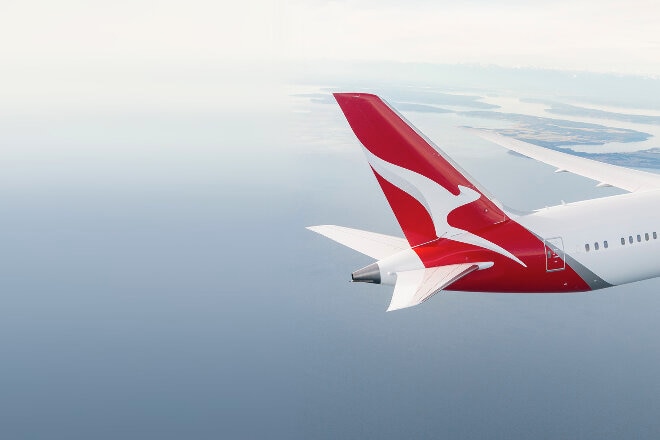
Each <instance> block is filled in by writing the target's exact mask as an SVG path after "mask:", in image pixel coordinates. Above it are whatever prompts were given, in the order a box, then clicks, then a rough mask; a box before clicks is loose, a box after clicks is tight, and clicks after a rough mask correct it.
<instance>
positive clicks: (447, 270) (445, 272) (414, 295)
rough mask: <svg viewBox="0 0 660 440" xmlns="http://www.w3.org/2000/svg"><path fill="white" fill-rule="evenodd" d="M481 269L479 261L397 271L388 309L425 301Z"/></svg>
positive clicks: (401, 307) (403, 307)
mask: <svg viewBox="0 0 660 440" xmlns="http://www.w3.org/2000/svg"><path fill="white" fill-rule="evenodd" d="M477 269H479V263H464V264H451V265H448V266H437V267H431V268H427V269H419V270H408V271H403V272H397V274H396V285H395V286H394V294H393V295H392V301H391V302H390V306H389V308H388V309H387V311H388V312H391V311H392V310H399V309H405V308H406V307H412V306H416V305H417V304H420V303H423V302H424V301H426V300H427V299H429V298H430V297H432V296H433V295H435V294H436V293H438V292H439V291H440V290H442V289H444V288H445V287H448V286H449V285H450V284H452V283H453V282H455V281H458V280H459V279H461V278H463V277H464V276H466V275H467V274H469V273H472V272H474V271H475V270H477Z"/></svg>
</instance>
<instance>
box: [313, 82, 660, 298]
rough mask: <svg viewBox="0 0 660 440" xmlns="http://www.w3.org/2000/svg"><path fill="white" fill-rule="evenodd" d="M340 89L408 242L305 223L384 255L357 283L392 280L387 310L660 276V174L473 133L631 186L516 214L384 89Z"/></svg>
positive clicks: (604, 181)
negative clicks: (450, 294)
mask: <svg viewBox="0 0 660 440" xmlns="http://www.w3.org/2000/svg"><path fill="white" fill-rule="evenodd" d="M334 96H335V99H336V100H337V103H338V104H339V106H340V107H341V109H342V111H343V112H344V115H345V116H346V119H347V120H348V123H349V125H350V126H351V128H352V129H353V132H354V133H355V135H356V136H357V138H358V139H359V141H360V142H361V143H362V145H363V147H364V151H365V154H366V156H367V160H368V162H369V165H370V166H371V169H372V171H373V173H374V175H375V176H376V180H377V181H378V183H379V184H380V187H381V189H382V190H383V193H384V194H385V197H386V198H387V201H388V203H389V204H390V207H391V208H392V211H393V212H394V215H395V217H396V219H397V221H398V223H399V225H400V226H401V230H402V231H403V235H404V236H405V238H399V237H392V236H388V235H383V234H377V233H374V232H367V231H361V230H357V229H350V228H345V227H340V226H334V225H323V226H311V227H309V228H308V229H310V230H312V231H314V232H317V233H319V234H321V235H324V236H326V237H328V238H330V239H332V240H335V241H337V242H338V243H341V244H343V245H345V246H348V247H350V248H352V249H354V250H356V251H358V252H361V253H363V254H365V255H368V256H370V257H372V258H374V259H376V260H377V261H376V262H374V263H372V264H370V265H368V266H366V267H364V268H362V269H359V270H356V271H355V272H353V274H352V280H353V281H356V282H367V283H378V284H387V285H394V294H393V296H392V301H391V303H390V306H389V308H388V311H390V310H397V309H402V308H406V307H411V306H414V305H417V304H420V303H422V302H424V301H426V300H427V299H429V298H430V297H431V296H433V295H434V294H435V293H437V292H439V291H441V290H452V291H469V292H515V293H540V292H544V293H563V292H584V291H590V290H595V289H602V288H605V287H610V286H614V285H619V284H625V283H630V282H633V281H639V280H643V279H648V278H653V277H657V276H660V237H658V234H659V233H660V175H658V174H653V173H647V172H643V171H638V170H633V169H629V168H624V167H619V166H615V165H610V164H605V163H602V162H598V161H594V160H590V159H586V158H581V157H577V156H572V155H569V154H565V153H561V152H557V151H553V150H549V149H546V148H542V147H538V146H536V145H532V144H528V143H526V142H521V141H518V140H515V139H512V138H508V137H504V136H501V135H498V134H495V133H492V132H487V131H476V130H475V131H476V132H477V134H479V135H480V136H481V137H483V138H485V139H487V140H489V141H491V142H494V143H496V144H499V145H501V146H503V147H505V148H508V149H510V150H512V151H515V152H517V153H520V154H522V155H524V156H527V157H530V158H533V159H536V160H539V161H542V162H545V163H547V164H550V165H552V166H555V167H557V171H567V172H572V173H575V174H579V175H582V176H585V177H587V178H590V179H594V180H596V181H597V182H598V185H599V186H615V187H618V188H621V189H624V190H626V191H628V193H627V194H623V195H618V196H611V197H605V198H600V199H594V200H585V201H580V202H576V203H568V204H562V205H559V206H553V207H549V208H544V209H542V210H538V211H535V212H532V213H529V214H524V215H520V214H514V213H512V212H509V211H507V210H506V209H505V208H504V207H502V206H501V205H500V204H499V203H496V202H495V201H493V200H491V199H490V198H489V197H487V196H486V191H485V190H483V189H481V186H480V185H479V184H478V183H477V182H476V181H475V180H474V179H473V178H471V177H470V176H469V175H468V174H467V173H465V172H464V171H462V170H461V169H460V167H458V165H456V164H455V163H454V162H453V161H452V160H451V159H450V158H449V157H448V156H447V155H446V154H444V153H443V152H442V151H441V150H440V149H439V148H438V147H436V146H435V145H433V144H432V143H431V141H430V140H428V139H427V138H426V137H425V136H424V135H422V134H421V133H420V132H419V131H418V130H417V129H415V127H413V126H412V125H411V124H410V123H409V122H408V121H406V120H405V119H404V118H403V117H402V116H401V115H399V114H398V113H397V112H396V111H395V110H394V109H393V108H392V107H390V106H389V105H388V104H387V103H386V102H385V101H384V100H382V99H381V98H379V97H378V96H375V95H371V94H365V93H335V95H334Z"/></svg>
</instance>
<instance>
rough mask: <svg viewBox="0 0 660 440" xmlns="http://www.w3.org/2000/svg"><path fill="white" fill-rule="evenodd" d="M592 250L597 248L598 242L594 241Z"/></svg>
mask: <svg viewBox="0 0 660 440" xmlns="http://www.w3.org/2000/svg"><path fill="white" fill-rule="evenodd" d="M594 250H596V251H597V250H598V242H595V243H594Z"/></svg>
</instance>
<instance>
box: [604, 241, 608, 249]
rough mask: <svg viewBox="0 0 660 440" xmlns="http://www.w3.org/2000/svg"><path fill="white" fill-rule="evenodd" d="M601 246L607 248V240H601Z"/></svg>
mask: <svg viewBox="0 0 660 440" xmlns="http://www.w3.org/2000/svg"><path fill="white" fill-rule="evenodd" d="M603 247H604V248H605V249H607V240H605V241H604V242H603Z"/></svg>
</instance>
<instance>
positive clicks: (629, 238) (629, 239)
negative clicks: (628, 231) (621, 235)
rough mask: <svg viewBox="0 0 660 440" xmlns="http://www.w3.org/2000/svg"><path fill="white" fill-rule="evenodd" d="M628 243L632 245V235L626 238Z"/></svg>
mask: <svg viewBox="0 0 660 440" xmlns="http://www.w3.org/2000/svg"><path fill="white" fill-rule="evenodd" d="M628 241H629V242H630V244H632V243H633V238H632V235H631V236H630V237H628Z"/></svg>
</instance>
